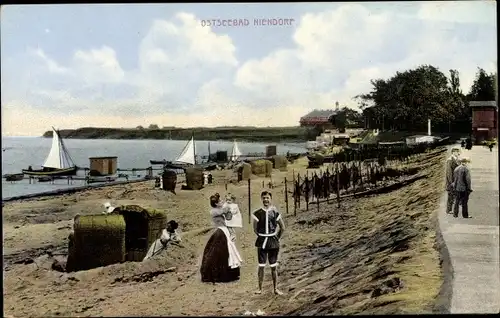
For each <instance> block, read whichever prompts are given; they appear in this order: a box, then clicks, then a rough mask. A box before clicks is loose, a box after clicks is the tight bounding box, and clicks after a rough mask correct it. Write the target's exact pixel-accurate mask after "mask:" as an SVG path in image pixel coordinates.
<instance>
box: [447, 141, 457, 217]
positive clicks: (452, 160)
mask: <svg viewBox="0 0 500 318" xmlns="http://www.w3.org/2000/svg"><path fill="white" fill-rule="evenodd" d="M459 156H460V148H458V147H453V148H452V149H451V156H450V157H449V158H448V159H446V191H447V192H448V200H447V204H446V213H448V214H451V213H452V209H453V204H454V203H455V199H456V195H455V191H454V190H453V172H454V171H455V169H456V168H457V167H458V166H459V165H460V162H459V159H458V157H459Z"/></svg>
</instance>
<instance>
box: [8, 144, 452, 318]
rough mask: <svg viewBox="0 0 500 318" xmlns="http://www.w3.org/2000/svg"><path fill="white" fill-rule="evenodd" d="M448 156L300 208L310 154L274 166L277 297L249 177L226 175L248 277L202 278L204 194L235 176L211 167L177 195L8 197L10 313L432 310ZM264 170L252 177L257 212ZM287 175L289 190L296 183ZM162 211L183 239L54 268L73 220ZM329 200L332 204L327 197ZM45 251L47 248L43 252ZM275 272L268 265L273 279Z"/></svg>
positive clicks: (123, 189) (119, 190) (207, 223)
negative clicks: (407, 177) (296, 195)
mask: <svg viewBox="0 0 500 318" xmlns="http://www.w3.org/2000/svg"><path fill="white" fill-rule="evenodd" d="M444 157H445V154H444V153H441V154H440V155H438V156H436V155H432V153H427V154H422V155H419V156H417V157H416V158H414V159H413V160H412V161H411V162H410V164H409V165H410V166H418V167H421V169H422V170H421V171H423V172H425V173H427V178H425V179H421V180H419V181H416V182H415V183H413V184H411V185H408V186H406V187H403V188H401V189H399V190H396V191H392V192H390V193H387V194H381V195H374V196H368V197H361V198H356V199H354V198H351V199H345V200H343V201H342V202H341V207H340V208H338V207H337V204H336V202H335V203H334V204H329V203H322V204H320V208H319V211H318V209H317V207H316V206H314V207H311V208H310V209H309V211H305V209H304V206H305V204H302V209H300V210H298V211H297V215H296V216H294V215H293V200H292V198H291V195H289V199H290V203H289V213H288V214H287V213H286V212H285V211H286V208H285V203H284V201H285V200H284V197H285V196H284V183H283V180H284V178H285V177H287V179H288V180H292V178H293V173H297V172H298V173H301V174H302V175H303V174H304V173H305V171H306V169H305V167H306V165H307V159H305V158H304V159H301V160H298V161H296V162H295V163H294V164H290V165H289V167H288V171H287V172H280V171H278V170H274V172H273V177H272V182H273V183H274V185H275V188H273V189H271V192H272V193H273V201H274V204H275V205H276V206H277V207H278V208H279V209H280V211H281V212H282V213H283V216H284V218H285V223H286V224H287V231H286V233H285V236H284V238H283V241H282V251H281V253H280V258H281V260H280V266H279V275H280V278H279V280H280V285H281V290H282V291H284V292H285V295H283V296H275V295H273V294H272V287H271V286H270V278H266V280H265V285H264V293H263V295H254V293H253V292H254V291H255V290H256V287H257V286H256V284H257V282H256V269H257V255H256V252H255V248H254V240H255V235H254V233H253V231H252V229H251V227H250V226H249V219H248V195H247V191H248V188H247V182H241V183H240V184H236V183H229V184H228V190H227V191H228V192H231V193H233V194H235V196H236V197H237V201H238V204H239V205H240V209H241V211H242V214H243V221H244V228H243V229H242V230H239V231H238V233H237V235H238V237H237V246H238V248H239V250H240V253H241V255H242V257H243V260H244V264H243V265H242V269H241V273H242V276H241V279H240V281H238V282H235V283H229V284H215V285H214V284H204V283H201V281H200V275H199V264H200V262H201V255H202V252H203V248H204V246H205V243H206V241H207V240H208V237H209V236H210V235H211V233H212V231H213V229H212V228H211V220H210V217H209V204H208V198H209V197H210V195H212V194H213V193H215V192H219V193H221V194H224V193H226V190H225V183H226V182H227V181H226V180H227V179H228V178H229V177H230V175H231V172H228V171H216V172H215V173H214V184H212V185H208V186H206V187H205V188H204V189H202V190H200V191H188V190H180V185H179V184H178V190H177V195H174V194H172V193H170V192H166V191H162V190H159V189H155V188H154V181H148V182H143V183H136V184H129V185H119V186H110V187H107V188H100V189H92V190H87V191H84V192H79V193H75V194H68V195H61V196H55V197H46V198H43V197H42V198H38V199H30V200H22V201H14V202H8V203H4V206H3V212H2V213H3V230H4V245H3V247H4V270H5V272H4V315H6V316H14V317H32V316H148V315H161V316H168V315H242V314H243V313H244V312H245V311H246V310H249V311H252V312H256V311H257V310H259V309H260V310H262V311H263V312H265V313H266V315H286V314H301V315H302V314H318V315H323V314H353V313H357V314H394V313H424V312H427V313H428V312H430V311H431V310H432V307H433V304H434V302H435V300H436V297H437V295H438V293H439V288H440V286H441V283H442V274H441V269H440V267H439V255H438V252H437V250H436V248H435V226H436V224H435V213H436V212H437V209H438V205H439V198H440V195H441V193H442V191H443V189H444V185H443V168H442V163H443V160H444ZM270 181H271V180H270V179H269V178H260V177H256V176H252V182H251V185H252V188H251V190H252V197H251V200H252V210H253V209H256V208H258V207H259V205H260V200H259V196H260V192H261V191H262V190H263V183H264V187H265V188H268V183H269V182H270ZM291 185H292V184H291V182H290V184H289V190H290V191H291V189H292V188H291ZM108 201H109V202H111V203H112V204H117V205H125V204H136V205H140V206H143V207H145V208H154V209H162V210H164V211H166V212H167V215H168V219H173V220H176V221H177V222H178V223H179V226H180V229H181V234H182V242H181V243H180V245H179V246H177V245H171V246H170V247H169V248H168V250H167V251H164V252H163V253H161V254H160V255H158V256H156V257H155V258H153V259H151V260H148V261H146V262H140V263H139V262H137V263H132V262H128V263H123V264H115V265H111V266H107V267H102V268H96V269H91V270H87V271H80V272H76V273H63V272H59V271H55V270H51V265H52V262H53V260H54V259H57V258H62V257H63V256H61V255H58V254H65V253H67V237H68V235H69V233H70V231H71V220H72V219H73V217H74V216H75V215H77V214H80V215H85V214H96V213H101V212H102V210H103V204H104V203H105V202H108ZM332 203H333V202H332ZM47 252H49V254H47ZM268 276H270V272H269V270H268V269H267V270H266V277H268Z"/></svg>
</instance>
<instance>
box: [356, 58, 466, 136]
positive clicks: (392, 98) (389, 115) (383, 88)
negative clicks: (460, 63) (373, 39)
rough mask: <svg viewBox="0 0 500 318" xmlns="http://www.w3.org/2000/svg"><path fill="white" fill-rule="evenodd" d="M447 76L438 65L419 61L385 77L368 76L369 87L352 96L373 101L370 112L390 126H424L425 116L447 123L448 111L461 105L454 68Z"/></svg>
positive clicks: (439, 123)
mask: <svg viewBox="0 0 500 318" xmlns="http://www.w3.org/2000/svg"><path fill="white" fill-rule="evenodd" d="M450 75H451V78H450V79H449V80H448V78H447V77H446V75H445V74H443V73H442V72H441V71H440V70H439V69H438V68H436V67H434V66H432V65H422V66H419V67H417V68H415V69H412V70H406V71H403V72H396V74H395V75H394V76H392V77H391V78H389V79H386V80H384V79H376V80H371V84H372V90H371V92H370V93H368V94H361V95H358V96H356V98H357V99H358V100H360V102H361V104H362V105H363V106H365V105H368V104H373V105H374V106H373V107H372V108H370V115H371V116H373V117H375V119H376V120H375V121H376V122H378V123H379V124H380V126H379V127H378V128H382V129H391V130H407V131H416V130H420V131H423V130H426V127H427V120H428V119H431V120H432V121H433V125H434V126H443V127H449V124H450V120H451V119H452V115H453V114H454V113H456V112H457V110H461V109H462V108H463V95H462V93H461V91H460V80H459V75H458V72H457V71H455V70H451V71H450Z"/></svg>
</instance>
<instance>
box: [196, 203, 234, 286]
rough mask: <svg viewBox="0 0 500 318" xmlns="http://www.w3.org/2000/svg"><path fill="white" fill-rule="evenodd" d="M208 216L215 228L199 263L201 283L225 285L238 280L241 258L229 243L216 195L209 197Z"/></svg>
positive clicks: (222, 211) (220, 205) (230, 242)
mask: <svg viewBox="0 0 500 318" xmlns="http://www.w3.org/2000/svg"><path fill="white" fill-rule="evenodd" d="M210 206H211V207H212V209H211V211H210V215H211V216H212V221H213V224H214V226H215V228H216V230H215V232H214V233H213V234H212V235H211V236H210V238H209V240H208V242H207V245H206V246H205V250H204V252H203V259H202V261H201V268H200V273H201V281H202V282H205V283H227V282H232V281H237V280H239V279H240V265H241V261H242V259H241V256H240V255H239V253H238V250H237V249H236V246H235V245H234V243H233V242H232V241H231V238H230V233H229V231H228V229H227V227H226V223H225V218H224V210H223V209H222V202H221V200H220V196H219V195H218V194H216V195H212V196H211V197H210Z"/></svg>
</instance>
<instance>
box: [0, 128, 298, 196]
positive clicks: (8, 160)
mask: <svg viewBox="0 0 500 318" xmlns="http://www.w3.org/2000/svg"><path fill="white" fill-rule="evenodd" d="M186 143H187V141H186V140H105V139H102V140H89V139H85V140H84V139H66V140H65V144H66V147H67V148H68V151H69V153H70V155H71V157H72V158H73V161H74V162H75V164H76V165H77V166H79V167H89V166H90V162H89V157H100V156H116V157H118V168H120V169H132V168H147V167H149V166H150V163H149V160H151V159H154V160H161V159H167V160H171V161H173V160H175V159H176V158H177V156H178V155H179V154H180V152H181V151H182V148H183V147H184V146H185V145H186ZM208 143H209V142H208V141H203V140H198V141H196V154H197V155H199V156H206V155H208ZM51 144H52V139H51V138H41V137H2V148H8V149H7V150H6V151H3V152H2V175H4V174H9V173H20V172H21V170H22V169H27V168H28V166H30V165H31V166H33V169H38V168H40V167H41V165H42V164H43V163H44V161H45V158H46V157H47V155H48V154H49V151H50V147H51ZM271 144H273V143H238V146H239V148H240V151H241V152H242V153H243V154H247V153H255V152H258V153H263V152H264V151H265V147H266V146H267V145H271ZM232 146H233V143H232V142H228V141H210V151H211V152H212V153H214V152H215V151H217V150H223V151H224V150H226V151H228V155H229V154H230V152H231V148H232ZM287 151H290V152H292V153H293V152H305V149H304V144H302V143H300V144H299V143H287V144H278V154H285V153H286V152H287ZM81 173H83V172H81ZM144 173H145V172H144V171H140V172H137V174H139V175H141V174H142V175H144ZM67 183H68V182H67V180H56V181H55V184H50V183H49V184H47V183H35V184H29V182H28V180H23V181H17V182H15V183H10V182H6V181H5V180H4V179H3V178H2V198H8V197H12V196H18V195H24V194H31V193H38V192H44V191H51V190H56V189H61V188H68V187H77V186H82V185H83V181H77V180H75V181H73V184H72V185H68V184H67Z"/></svg>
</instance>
